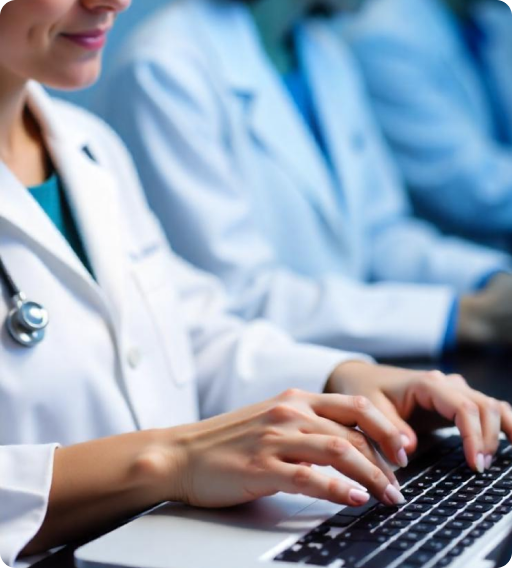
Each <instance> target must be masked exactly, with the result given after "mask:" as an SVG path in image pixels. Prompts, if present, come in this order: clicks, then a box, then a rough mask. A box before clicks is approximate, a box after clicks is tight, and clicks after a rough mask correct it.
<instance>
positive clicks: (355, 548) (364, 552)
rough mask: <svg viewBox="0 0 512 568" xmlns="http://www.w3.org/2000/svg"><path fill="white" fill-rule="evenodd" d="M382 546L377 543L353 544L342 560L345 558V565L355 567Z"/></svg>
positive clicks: (342, 556)
mask: <svg viewBox="0 0 512 568" xmlns="http://www.w3.org/2000/svg"><path fill="white" fill-rule="evenodd" d="M381 546H382V545H381V544H379V543H377V542H358V543H356V544H353V545H352V546H351V547H350V548H349V549H348V550H347V551H346V552H344V553H343V554H342V555H341V557H340V558H343V560H345V564H347V565H348V566H354V565H355V564H357V563H358V562H360V561H361V560H362V559H363V558H366V557H367V556H369V555H370V554H372V553H373V552H375V551H376V550H377V549H378V548H380V547H381Z"/></svg>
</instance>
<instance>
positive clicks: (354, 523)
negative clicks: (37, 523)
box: [75, 430, 512, 568]
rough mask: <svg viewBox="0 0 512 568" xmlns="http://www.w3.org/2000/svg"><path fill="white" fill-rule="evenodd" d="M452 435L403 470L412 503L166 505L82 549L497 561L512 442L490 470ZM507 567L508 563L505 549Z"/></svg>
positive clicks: (506, 523)
mask: <svg viewBox="0 0 512 568" xmlns="http://www.w3.org/2000/svg"><path fill="white" fill-rule="evenodd" d="M449 432H450V435H445V436H444V437H443V438H441V439H440V440H438V442H437V443H436V445H434V446H433V447H432V448H431V449H430V450H428V451H427V452H426V453H424V454H422V455H420V456H419V457H418V458H416V459H414V460H412V461H411V463H410V465H409V466H408V467H407V468H406V469H404V470H400V471H399V472H397V476H398V478H399V481H400V482H401V484H402V488H403V489H402V491H403V494H404V496H405V497H406V498H407V502H406V503H405V504H404V505H402V506H400V507H394V508H390V507H386V506H384V505H381V504H379V503H378V502H376V501H375V500H374V499H372V500H370V502H369V503H368V504H367V505H365V506H363V507H358V508H342V507H340V506H339V505H334V504H331V503H326V502H323V501H320V500H315V499H311V498H307V497H304V496H288V495H284V494H278V495H276V496H273V497H268V498H264V499H261V500H259V501H257V502H255V503H252V504H248V505H244V506H241V507H234V508H231V509H227V510H226V509H224V510H202V509H195V508H191V507H187V506H184V505H180V504H166V505H163V506H160V507H158V508H156V509H154V510H152V511H151V512H150V513H149V514H146V515H143V516H140V517H138V518H137V519H135V520H134V521H132V522H130V523H128V524H126V525H124V526H123V527H121V528H118V529H116V530H114V531H113V532H111V533H109V534H107V535H105V536H103V537H101V538H99V539H97V540H95V541H93V542H91V543H89V544H87V545H85V546H83V547H81V548H79V549H78V550H77V551H76V552H75V561H76V564H77V566H78V568H103V567H108V568H113V567H123V568H281V567H282V568H285V567H287V568H292V567H293V566H297V568H299V567H300V568H303V567H304V566H312V567H313V566H327V567H330V568H445V567H446V568H494V567H495V566H496V565H497V561H496V558H497V557H498V556H499V554H498V553H499V547H500V544H502V543H503V542H504V541H505V540H506V539H507V536H508V535H509V533H510V532H511V530H512V447H511V446H510V445H509V443H508V442H506V441H505V440H502V441H501V443H500V449H499V452H498V454H497V456H496V457H495V459H494V461H493V464H492V466H491V468H490V470H488V471H486V472H485V473H483V474H475V473H474V472H472V471H471V470H470V469H469V468H468V467H467V466H466V464H465V461H464V456H463V452H462V445H461V440H460V437H458V436H457V435H452V434H453V432H454V430H450V431H449ZM500 562H501V564H500V566H503V565H504V564H505V563H506V561H505V562H504V561H503V554H501V559H500Z"/></svg>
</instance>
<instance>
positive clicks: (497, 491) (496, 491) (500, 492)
mask: <svg viewBox="0 0 512 568" xmlns="http://www.w3.org/2000/svg"><path fill="white" fill-rule="evenodd" d="M486 495H496V496H497V497H507V496H508V495H510V490H509V489H505V488H504V487H495V486H493V487H491V488H490V489H488V490H487V492H486Z"/></svg>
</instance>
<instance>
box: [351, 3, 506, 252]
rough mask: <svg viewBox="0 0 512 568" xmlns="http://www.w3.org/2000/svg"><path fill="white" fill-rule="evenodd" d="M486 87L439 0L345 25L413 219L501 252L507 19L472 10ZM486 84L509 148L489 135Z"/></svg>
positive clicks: (374, 6)
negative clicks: (480, 34) (482, 42)
mask: <svg viewBox="0 0 512 568" xmlns="http://www.w3.org/2000/svg"><path fill="white" fill-rule="evenodd" d="M475 19H476V20H477V21H478V22H479V23H480V25H481V26H482V28H483V29H484V30H485V32H486V35H487V38H488V40H487V43H486V48H485V51H484V58H485V60H486V61H487V65H488V70H489V71H488V74H489V76H488V78H485V77H483V76H482V75H481V74H480V73H479V72H478V67H477V66H475V63H474V61H473V60H472V58H471V56H469V55H468V51H467V47H466V45H465V44H464V42H463V40H462V38H461V36H460V31H459V27H458V24H457V21H456V19H455V17H454V16H453V15H452V14H451V12H450V11H449V9H448V8H447V6H446V5H445V3H444V2H443V0H374V1H372V2H368V3H367V7H366V8H365V9H364V10H362V11H361V12H360V13H359V14H357V15H355V16H354V17H352V18H347V19H346V20H345V21H344V22H343V24H344V25H343V27H344V30H343V32H342V33H344V34H345V37H346V38H347V39H348V41H349V42H350V44H351V46H352V48H353V49H354V52H355V54H356V55H357V57H358V59H359V61H360V63H361V66H362V69H363V71H364V75H365V79H366V82H367V85H368V90H369V92H370V95H371V97H372V101H373V104H374V108H375V111H376V114H377V116H378V118H379V120H380V123H381V125H382V127H383V130H384V132H385V134H386V136H387V138H388V139H389V141H390V143H391V146H392V148H393V150H394V153H395V156H396V158H397V160H398V164H399V166H400V168H401V170H402V172H403V174H404V177H405V179H406V181H407V183H408V185H409V186H410V188H411V191H412V195H413V197H414V200H415V203H416V205H417V210H418V212H419V213H420V214H422V215H423V216H425V217H427V218H429V219H431V220H432V221H434V222H436V223H438V224H439V225H440V226H441V227H442V228H443V229H445V230H448V231H450V232H452V233H453V232H458V233H459V234H461V235H467V236H469V237H471V238H475V239H479V240H487V241H489V242H493V243H496V244H498V245H500V244H501V245H504V244H505V245H508V246H510V243H511V235H512V66H511V64H510V62H511V60H512V15H511V13H510V9H509V8H508V7H507V6H506V5H505V4H503V3H502V2H499V1H498V0H488V1H483V2H481V3H480V4H476V7H475ZM485 83H489V84H491V85H493V87H492V88H494V91H495V93H496V94H497V96H498V98H499V100H500V102H501V104H500V107H501V108H500V109H499V110H500V112H499V113H498V114H499V117H500V119H501V123H502V126H503V129H504V130H505V131H506V132H507V133H508V137H509V142H508V143H504V142H500V141H499V140H498V138H497V136H496V134H495V131H494V124H493V112H492V107H491V106H490V104H489V99H488V97H487V96H486V91H485V86H484V85H485Z"/></svg>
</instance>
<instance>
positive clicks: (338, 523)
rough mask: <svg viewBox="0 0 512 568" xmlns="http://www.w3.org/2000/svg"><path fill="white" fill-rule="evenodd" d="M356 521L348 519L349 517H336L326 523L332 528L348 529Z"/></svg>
mask: <svg viewBox="0 0 512 568" xmlns="http://www.w3.org/2000/svg"><path fill="white" fill-rule="evenodd" d="M355 520H356V519H355V518H354V517H348V516H347V515H334V517H331V518H330V519H328V520H327V521H326V523H327V524H328V525H330V526H332V527H341V528H342V527H348V525H350V524H352V523H353V522H354V521H355Z"/></svg>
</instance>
